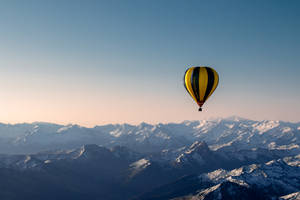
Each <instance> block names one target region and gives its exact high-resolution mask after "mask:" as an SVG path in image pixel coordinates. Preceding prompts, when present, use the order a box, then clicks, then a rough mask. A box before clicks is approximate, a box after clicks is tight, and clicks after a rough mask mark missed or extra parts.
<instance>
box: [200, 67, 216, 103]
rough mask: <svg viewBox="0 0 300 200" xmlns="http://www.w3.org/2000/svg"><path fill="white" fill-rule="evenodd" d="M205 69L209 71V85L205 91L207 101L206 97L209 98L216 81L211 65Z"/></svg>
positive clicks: (204, 99)
mask: <svg viewBox="0 0 300 200" xmlns="http://www.w3.org/2000/svg"><path fill="white" fill-rule="evenodd" d="M205 69H206V71H207V86H206V91H205V95H204V98H203V101H206V99H207V98H208V95H209V93H210V91H211V90H212V88H213V86H214V82H215V75H214V72H213V71H212V69H211V68H210V67H205Z"/></svg>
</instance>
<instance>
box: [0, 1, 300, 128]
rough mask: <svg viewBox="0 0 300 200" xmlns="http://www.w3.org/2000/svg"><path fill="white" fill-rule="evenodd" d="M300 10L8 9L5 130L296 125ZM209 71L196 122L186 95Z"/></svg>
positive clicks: (214, 4) (0, 60) (1, 64)
mask: <svg viewBox="0 0 300 200" xmlns="http://www.w3.org/2000/svg"><path fill="white" fill-rule="evenodd" d="M299 13H300V1H297V0H290V1H283V0H280V1H279V0H269V1H267V0H253V1H252V0H251V1H240V0H236V1H231V0H229V1H224V0H215V1H200V0H199V1H195V0H190V1H184V0H182V1H177V0H169V1H168V0H165V1H161V0H152V1H144V0H136V1H134V0H132V1H126V0H119V1H115V0H108V1H101V0H99V1H96V0H95V1H82V0H80V1H77V0H68V1H67V0H58V1H50V0H45V1H38V0H36V1H32V0H28V1H13V0H5V1H1V6H0V23H1V27H0V44H1V45H0V84H1V85H2V92H1V93H0V109H1V110H2V112H1V114H0V121H2V122H11V123H15V122H31V121H50V122H58V123H69V122H70V123H79V124H83V125H88V126H92V125H95V124H103V123H122V122H129V123H139V122H141V121H146V122H151V123H156V122H169V121H182V120H185V119H203V118H210V117H225V116H230V115H239V116H243V117H248V118H253V119H279V120H286V121H300V118H299V116H300V106H299V102H300V94H299V92H300V89H299V88H300V87H299V86H300V78H299V74H300V64H299V63H300V53H299V52H300V14H299ZM192 65H207V66H212V67H213V68H215V69H216V70H217V71H218V73H219V75H220V83H219V87H218V88H217V90H216V91H215V93H214V94H213V95H212V96H211V98H210V99H209V100H208V101H207V102H206V104H205V106H204V112H202V113H199V112H198V111H197V106H196V104H195V103H194V102H193V100H192V99H191V98H190V97H189V96H188V94H187V93H186V91H185V89H184V88H183V85H182V77H183V74H184V72H185V70H186V68H187V67H190V66H192Z"/></svg>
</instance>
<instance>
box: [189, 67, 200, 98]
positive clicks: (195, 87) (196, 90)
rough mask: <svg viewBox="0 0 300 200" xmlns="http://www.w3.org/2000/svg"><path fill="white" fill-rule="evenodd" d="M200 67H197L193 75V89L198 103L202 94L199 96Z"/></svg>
mask: <svg viewBox="0 0 300 200" xmlns="http://www.w3.org/2000/svg"><path fill="white" fill-rule="evenodd" d="M199 70H200V68H199V67H195V68H194V70H193V74H192V77H191V78H192V88H193V92H194V94H195V97H196V99H197V101H198V102H199V101H200V94H199Z"/></svg>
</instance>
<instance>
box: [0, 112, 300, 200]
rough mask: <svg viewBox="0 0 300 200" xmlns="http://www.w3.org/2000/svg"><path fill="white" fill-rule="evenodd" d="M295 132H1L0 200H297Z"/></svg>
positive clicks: (299, 173)
mask: <svg viewBox="0 0 300 200" xmlns="http://www.w3.org/2000/svg"><path fill="white" fill-rule="evenodd" d="M299 137H300V123H289V122H281V121H271V120H264V121H253V120H247V119H242V118H238V117H231V118H225V119H216V120H208V121H207V120H201V121H184V122H182V123H168V124H156V125H151V124H146V123H141V124H139V125H137V126H134V125H129V124H115V125H112V124H110V125H104V126H95V127H93V128H85V127H81V126H78V125H66V126H64V125H57V124H50V123H32V124H15V125H11V124H0V144H1V145H0V151H1V154H0V177H1V180H0V198H1V199H8V200H13V199H16V200H17V199H107V200H110V199H111V200H117V199H132V200H133V199H135V200H146V199H153V200H154V199H158V200H159V199H177V200H183V199H297V198H298V197H299V191H300V179H299V177H300V152H299V145H300V140H299Z"/></svg>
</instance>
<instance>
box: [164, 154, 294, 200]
mask: <svg viewBox="0 0 300 200" xmlns="http://www.w3.org/2000/svg"><path fill="white" fill-rule="evenodd" d="M188 180H189V181H181V185H182V187H188V186H189V185H190V187H194V188H195V189H194V191H190V193H191V194H189V195H185V196H181V197H176V198H174V199H176V200H200V199H201V200H210V199H211V200H213V199H220V200H222V199H244V200H251V199H278V198H279V199H297V196H298V195H299V189H300V155H298V156H294V157H286V158H284V159H278V160H272V161H269V162H267V163H265V164H252V165H247V166H243V167H240V168H236V169H233V170H229V171H226V170H224V169H218V170H215V171H213V172H210V173H205V174H201V175H199V176H198V182H197V183H196V184H197V185H198V187H195V180H193V178H192V177H191V178H189V179H188ZM184 184H185V185H184ZM173 187H175V188H176V187H177V186H176V185H173ZM169 194H172V193H169ZM173 194H175V195H176V193H174V192H173ZM284 195H286V196H284Z"/></svg>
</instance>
